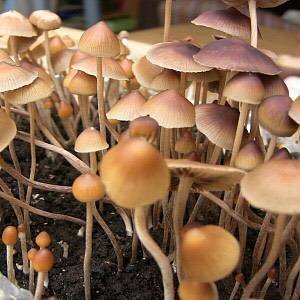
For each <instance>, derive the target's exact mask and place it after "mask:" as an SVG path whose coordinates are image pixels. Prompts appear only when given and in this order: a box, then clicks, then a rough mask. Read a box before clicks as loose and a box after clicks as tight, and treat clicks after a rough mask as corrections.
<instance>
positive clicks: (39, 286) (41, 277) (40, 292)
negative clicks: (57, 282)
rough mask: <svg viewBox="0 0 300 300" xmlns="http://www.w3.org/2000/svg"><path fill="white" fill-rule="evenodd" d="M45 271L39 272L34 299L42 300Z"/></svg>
mask: <svg viewBox="0 0 300 300" xmlns="http://www.w3.org/2000/svg"><path fill="white" fill-rule="evenodd" d="M45 274H46V273H45V272H38V277H37V282H36V289H35V294H34V300H41V299H42V296H43V293H44V279H45Z"/></svg>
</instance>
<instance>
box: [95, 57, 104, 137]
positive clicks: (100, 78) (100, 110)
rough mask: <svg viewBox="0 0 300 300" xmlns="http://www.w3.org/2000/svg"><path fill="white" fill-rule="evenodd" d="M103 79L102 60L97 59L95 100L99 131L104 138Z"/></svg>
mask: <svg viewBox="0 0 300 300" xmlns="http://www.w3.org/2000/svg"><path fill="white" fill-rule="evenodd" d="M103 92H104V78H103V73H102V58H101V57H97V99H98V116H99V124H100V125H99V126H100V131H101V132H102V133H103V134H104V136H106V128H105V119H106V115H105V103H104V95H103Z"/></svg>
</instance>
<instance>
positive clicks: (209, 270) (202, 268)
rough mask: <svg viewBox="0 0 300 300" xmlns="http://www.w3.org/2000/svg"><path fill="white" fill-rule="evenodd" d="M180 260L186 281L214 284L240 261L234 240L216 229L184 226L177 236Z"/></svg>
mask: <svg viewBox="0 0 300 300" xmlns="http://www.w3.org/2000/svg"><path fill="white" fill-rule="evenodd" d="M180 250H181V259H182V268H183V271H184V272H185V273H186V274H187V276H188V278H190V279H193V280H196V281H198V282H214V281H217V280H220V279H223V278H224V277H226V276H227V275H229V274H230V273H231V272H232V271H233V270H234V268H235V267H236V265H237V263H238V261H239V258H240V247H239V243H238V241H237V240H236V238H235V237H234V236H233V235H232V234H231V233H229V232H228V231H226V230H225V229H223V228H222V227H220V226H215V225H207V226H197V225H194V226H185V227H184V228H183V230H182V234H181V249H180Z"/></svg>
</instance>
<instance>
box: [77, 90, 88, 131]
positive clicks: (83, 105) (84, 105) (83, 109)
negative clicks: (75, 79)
mask: <svg viewBox="0 0 300 300" xmlns="http://www.w3.org/2000/svg"><path fill="white" fill-rule="evenodd" d="M78 102H79V107H80V115H81V120H82V124H83V126H84V128H88V127H89V126H90V125H89V123H90V121H89V98H88V97H87V96H82V95H78Z"/></svg>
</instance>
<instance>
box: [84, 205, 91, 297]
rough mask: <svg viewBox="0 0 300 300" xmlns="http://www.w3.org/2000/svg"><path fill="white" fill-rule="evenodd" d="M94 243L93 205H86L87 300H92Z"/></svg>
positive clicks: (85, 255) (85, 263)
mask: <svg viewBox="0 0 300 300" xmlns="http://www.w3.org/2000/svg"><path fill="white" fill-rule="evenodd" d="M92 242H93V204H92V203H86V225H85V253H84V261H83V273H84V292H85V300H90V299H91V258H92V246H93V245H92Z"/></svg>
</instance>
